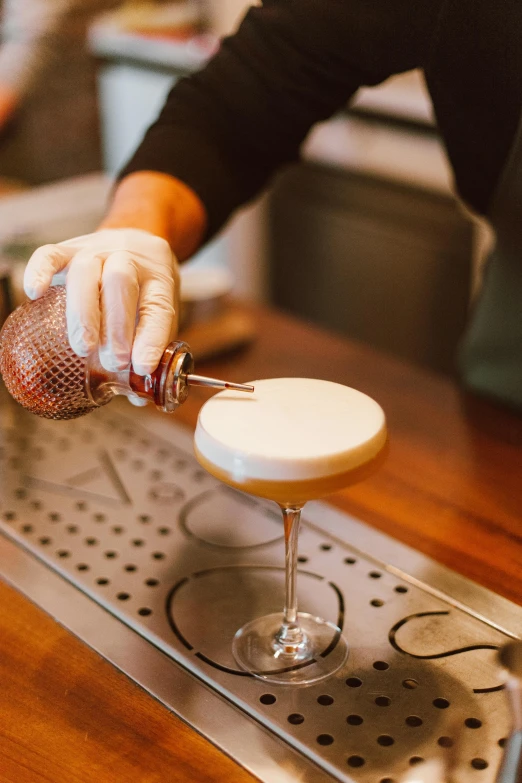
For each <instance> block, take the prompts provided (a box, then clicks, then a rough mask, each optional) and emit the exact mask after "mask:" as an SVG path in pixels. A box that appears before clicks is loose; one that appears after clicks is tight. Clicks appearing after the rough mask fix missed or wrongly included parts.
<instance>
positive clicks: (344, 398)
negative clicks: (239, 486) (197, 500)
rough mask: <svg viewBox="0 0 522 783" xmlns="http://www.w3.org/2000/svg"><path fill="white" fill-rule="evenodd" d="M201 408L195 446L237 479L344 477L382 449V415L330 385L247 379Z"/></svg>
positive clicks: (357, 395) (363, 398)
mask: <svg viewBox="0 0 522 783" xmlns="http://www.w3.org/2000/svg"><path fill="white" fill-rule="evenodd" d="M250 383H251V384H252V385H253V386H254V392H253V393H252V394H245V393H243V392H233V391H224V392H220V393H219V394H216V395H215V396H214V397H211V399H210V400H208V401H207V402H206V403H205V405H204V406H203V407H202V409H201V411H200V414H199V418H198V424H197V428H196V433H195V440H194V442H195V446H196V449H197V450H198V451H199V452H200V454H201V455H202V456H203V457H204V458H205V459H206V460H208V461H209V462H210V463H211V464H213V465H214V466H215V467H216V468H218V469H220V470H222V471H224V472H226V473H228V474H229V475H230V476H231V477H232V478H235V479H236V480H238V481H245V480H248V479H250V480H267V481H303V480H308V479H318V478H323V477H326V476H331V475H334V474H337V473H343V472H345V471H350V470H353V469H355V468H358V467H360V466H362V465H364V464H365V463H366V462H368V461H369V460H371V459H372V458H373V457H376V456H377V454H378V453H379V452H380V450H381V449H382V448H383V446H384V444H385V443H386V422H385V417H384V412H383V410H382V408H381V407H380V405H378V404H377V403H376V402H375V400H373V399H372V398H371V397H368V396H367V395H366V394H363V393H362V392H359V391H357V390H356V389H351V388H350V387H348V386H342V385H341V384H338V383H332V382H330V381H322V380H315V379H311V378H271V379H267V380H258V381H250Z"/></svg>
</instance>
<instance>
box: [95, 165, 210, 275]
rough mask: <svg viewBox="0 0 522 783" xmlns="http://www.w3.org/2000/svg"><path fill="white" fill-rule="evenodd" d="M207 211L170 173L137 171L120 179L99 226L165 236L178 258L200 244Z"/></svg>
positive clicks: (184, 257)
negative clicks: (107, 210)
mask: <svg viewBox="0 0 522 783" xmlns="http://www.w3.org/2000/svg"><path fill="white" fill-rule="evenodd" d="M206 222H207V216H206V210H205V207H204V205H203V202H202V201H201V199H200V198H199V197H198V196H197V195H196V193H195V192H194V191H193V190H192V189H191V188H189V187H187V185H185V184H184V183H183V182H181V181H180V180H178V179H176V178H175V177H171V176H170V175H168V174H160V173H158V172H155V171H137V172H135V173H133V174H129V175H128V176H127V177H125V178H124V179H122V180H121V182H120V183H119V185H118V186H117V188H116V190H115V192H114V195H113V199H112V203H111V206H110V209H109V212H108V213H107V215H106V217H105V218H104V220H103V221H102V223H101V224H100V226H99V228H100V229H103V228H140V229H142V230H144V231H149V232H150V233H151V234H155V235H156V236H159V237H162V238H163V239H166V240H167V242H168V243H169V244H170V246H171V248H172V251H173V253H174V254H175V255H176V257H177V259H178V260H179V261H185V260H186V259H187V258H189V257H190V256H192V255H193V254H194V253H195V252H196V251H197V250H198V248H199V247H200V245H201V243H202V241H203V237H204V235H205V230H206Z"/></svg>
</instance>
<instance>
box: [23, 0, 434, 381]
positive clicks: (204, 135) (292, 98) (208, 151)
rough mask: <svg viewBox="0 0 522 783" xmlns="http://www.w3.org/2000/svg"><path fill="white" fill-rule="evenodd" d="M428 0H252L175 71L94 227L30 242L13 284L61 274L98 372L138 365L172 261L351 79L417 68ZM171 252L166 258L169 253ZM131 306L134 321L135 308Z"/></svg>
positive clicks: (279, 160)
mask: <svg viewBox="0 0 522 783" xmlns="http://www.w3.org/2000/svg"><path fill="white" fill-rule="evenodd" d="M441 4H442V0H437V2H433V0H377V2H372V3H368V2H367V0H330V2H328V3H324V2H323V0H286V1H285V2H279V1H278V0H265V2H264V4H263V5H262V6H261V7H256V8H252V9H251V10H250V11H249V12H248V14H247V15H246V17H245V20H244V21H243V23H242V25H241V27H240V28H239V30H238V32H237V33H236V34H235V35H234V36H232V37H230V38H228V39H226V40H225V41H224V42H223V45H222V47H221V49H220V51H219V52H218V53H217V55H216V56H215V57H214V58H213V59H212V60H211V61H210V63H209V64H208V65H207V67H206V68H205V69H203V70H202V71H201V72H200V73H197V74H195V75H194V76H192V77H190V78H188V79H183V80H181V81H180V82H179V83H178V84H177V85H176V86H175V88H174V89H173V91H172V92H171V94H170V96H169V98H168V100H167V102H166V105H165V107H164V109H163V111H162V113H161V115H160V117H159V119H158V121H157V122H156V123H155V124H154V125H153V126H152V127H151V128H150V129H149V131H148V132H147V134H146V136H145V138H144V140H143V142H142V143H141V145H140V147H139V148H138V150H137V151H136V153H135V155H134V156H133V158H132V159H131V161H130V162H129V163H128V165H127V166H126V168H125V170H124V171H123V172H122V174H121V178H120V182H119V185H118V187H117V188H116V190H115V193H114V198H113V200H112V204H111V207H110V209H109V212H108V214H107V216H106V218H105V220H104V221H103V223H102V224H101V226H100V230H99V231H97V232H95V234H92V235H89V236H87V237H80V238H77V239H74V240H69V241H68V242H66V243H60V244H59V245H53V246H47V247H45V248H40V249H39V250H38V251H36V253H35V254H34V256H33V257H32V258H31V260H30V262H29V264H28V267H27V271H26V279H25V288H26V292H27V293H28V295H29V296H31V297H32V298H36V297H38V296H41V295H42V294H43V293H44V292H45V290H47V288H48V286H49V285H50V283H51V280H52V277H53V275H54V274H56V273H61V272H63V271H65V272H66V274H67V287H68V294H67V303H68V313H67V315H68V327H69V339H70V342H71V345H72V347H73V348H74V350H75V351H76V352H77V353H79V354H80V355H86V354H87V353H89V352H90V351H91V350H93V349H94V348H95V347H96V345H99V348H100V357H101V361H102V363H103V364H104V366H106V367H107V368H108V369H116V368H121V367H123V366H125V365H126V364H127V363H128V362H129V360H131V359H132V362H133V365H134V369H135V371H136V372H139V373H147V372H151V371H152V370H153V369H154V368H155V366H156V364H157V362H158V361H159V358H160V357H161V354H162V352H163V350H164V348H165V346H166V344H167V342H168V340H169V339H171V338H172V336H173V332H174V331H175V322H176V309H177V308H176V291H177V282H176V257H177V258H179V259H180V260H184V259H185V258H188V257H189V256H190V255H192V254H193V253H194V252H195V251H196V250H197V249H198V247H199V246H200V245H201V244H202V243H203V242H205V241H206V240H207V239H209V238H210V237H211V236H212V235H213V234H215V232H216V231H218V230H219V229H220V227H221V226H222V225H223V223H224V222H225V221H226V219H227V218H228V217H229V215H230V214H231V213H232V212H233V211H234V210H235V209H236V208H237V207H238V206H240V205H242V204H244V203H245V202H248V201H249V200H250V199H252V198H253V197H254V196H255V195H256V194H257V193H259V192H260V190H262V188H263V187H265V185H266V184H267V182H268V181H269V179H270V177H271V176H272V174H273V173H274V172H275V171H276V170H277V169H278V168H280V167H281V166H283V165H285V164H287V163H290V162H292V161H295V160H296V159H297V158H298V155H299V149H300V146H301V143H302V142H303V140H304V138H305V136H306V134H307V133H308V131H309V129H310V128H311V126H312V125H313V124H314V123H316V122H318V121H320V120H324V119H327V118H328V117H330V116H331V115H332V114H333V113H334V112H335V111H337V110H338V109H339V108H340V107H342V106H344V105H345V104H346V102H347V101H348V100H349V99H350V97H351V96H352V95H353V94H354V93H355V92H356V90H357V89H358V88H359V87H360V86H361V85H373V84H377V83H379V82H381V81H383V80H384V79H386V78H387V77H388V76H390V75H392V74H394V73H398V72H400V71H404V70H409V69H411V68H415V67H419V66H422V64H423V61H424V58H425V57H426V53H427V51H428V50H429V47H430V42H431V39H432V36H433V31H434V30H435V29H436V18H437V15H438V10H439V6H440V5H441ZM173 254H174V255H173ZM136 312H137V313H138V323H137V327H136V331H134V327H135V315H136Z"/></svg>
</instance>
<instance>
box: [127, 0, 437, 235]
mask: <svg viewBox="0 0 522 783" xmlns="http://www.w3.org/2000/svg"><path fill="white" fill-rule="evenodd" d="M442 1H443V0H265V2H264V3H263V5H262V6H259V7H255V8H252V9H250V11H249V12H248V13H247V15H246V17H245V19H244V21H243V23H242V24H241V26H240V28H239V30H238V32H237V33H236V34H235V35H233V36H231V37H229V38H226V39H225V40H224V41H223V43H222V45H221V48H220V50H219V51H218V53H217V54H216V55H215V56H214V57H213V58H212V59H211V60H210V62H209V63H208V65H207V66H206V67H205V68H204V69H203V70H202V71H200V72H199V73H196V74H194V75H193V76H190V77H189V78H186V79H182V80H180V82H178V84H177V85H176V86H175V87H174V89H173V90H172V91H171V93H170V95H169V97H168V99H167V102H166V104H165V107H164V108H163V111H162V112H161V114H160V117H159V119H158V120H157V121H156V123H155V124H154V125H152V127H151V128H150V129H149V130H148V131H147V133H146V135H145V138H144V140H143V141H142V143H141V145H140V146H139V148H138V150H137V151H136V153H135V154H134V156H133V157H132V159H131V160H130V162H129V163H128V164H127V166H126V167H125V169H124V170H123V172H122V173H121V174H120V176H124V175H126V174H129V173H131V172H133V171H138V170H152V171H161V172H164V173H167V174H171V175H172V176H175V177H177V178H178V179H181V180H182V181H184V182H185V183H186V184H187V185H189V186H190V187H191V188H192V189H193V190H194V191H195V192H196V193H197V194H198V195H199V197H200V198H201V199H202V201H203V203H204V204H205V206H206V209H207V212H208V217H209V225H208V232H207V238H208V236H210V235H212V234H213V233H215V232H216V231H217V230H218V229H219V228H220V227H221V225H222V224H223V223H224V221H225V220H226V219H227V218H228V216H229V215H230V214H231V212H232V211H233V210H234V209H235V208H236V207H238V206H239V205H241V204H243V203H245V202H246V201H248V200H249V199H251V198H252V197H253V196H254V195H256V194H257V193H258V192H259V191H260V190H261V189H262V188H263V187H264V186H265V184H266V183H267V180H268V179H269V178H270V176H271V175H272V174H273V173H274V171H275V170H276V169H277V168H279V167H280V166H282V165H283V164H285V163H288V162H291V161H294V160H295V159H296V158H297V157H298V155H299V148H300V145H301V143H302V141H303V140H304V138H305V136H306V134H307V133H308V131H309V130H310V128H311V126H312V125H313V124H314V123H316V122H318V121H320V120H324V119H327V118H328V117H330V116H331V115H332V114H333V113H334V112H335V111H336V110H338V109H339V108H340V107H342V106H344V105H345V104H346V102H347V101H348V100H349V98H350V97H351V96H352V95H353V94H354V93H355V92H356V90H357V89H358V88H359V87H360V86H362V85H373V84H377V83H379V82H381V81H383V80H384V79H386V78H387V77H388V76H390V75H392V74H395V73H399V72H401V71H406V70H409V69H411V68H415V67H418V66H421V65H422V63H423V60H424V58H425V57H426V56H427V53H428V50H429V47H430V42H431V39H432V36H433V32H434V28H435V25H436V19H437V15H438V11H439V6H440V5H441V4H442Z"/></svg>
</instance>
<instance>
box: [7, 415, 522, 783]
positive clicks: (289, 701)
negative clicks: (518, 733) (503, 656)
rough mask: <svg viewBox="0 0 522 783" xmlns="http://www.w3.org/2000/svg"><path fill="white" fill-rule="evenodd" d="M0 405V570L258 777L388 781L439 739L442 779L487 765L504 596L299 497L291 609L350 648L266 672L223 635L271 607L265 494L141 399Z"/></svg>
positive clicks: (483, 776)
mask: <svg viewBox="0 0 522 783" xmlns="http://www.w3.org/2000/svg"><path fill="white" fill-rule="evenodd" d="M120 411H123V413H120ZM1 414H2V415H1V419H2V420H1V422H0V423H1V426H2V440H1V443H2V444H3V445H2V447H1V448H0V468H1V470H0V482H1V489H0V498H1V499H0V529H1V531H2V533H3V536H1V537H0V553H1V554H2V557H1V561H2V574H3V576H4V577H5V578H6V579H7V580H8V581H9V582H11V583H12V584H13V585H14V586H16V587H18V588H19V589H20V590H21V591H23V592H24V593H25V594H27V595H28V596H29V597H30V598H31V599H32V600H33V601H34V602H35V603H36V604H38V605H39V606H41V607H42V608H43V609H45V610H46V611H47V612H49V613H50V614H51V615H52V616H54V617H55V618H56V619H57V620H58V621H59V622H60V623H62V624H63V625H64V626H65V627H67V628H69V629H70V630H71V631H72V632H74V633H75V634H77V635H78V636H79V637H80V638H81V639H83V640H84V641H85V642H86V643H88V644H89V645H91V646H92V647H93V648H95V649H96V650H97V651H99V652H100V653H101V654H102V655H103V656H104V657H106V658H107V659H108V660H110V661H112V662H113V663H114V664H115V665H116V666H117V667H119V668H120V669H121V670H122V671H124V672H126V673H127V674H128V675H129V676H130V677H132V678H133V679H134V680H135V681H136V682H138V683H139V684H140V685H142V686H143V687H144V688H146V689H147V690H148V691H149V692H150V693H152V694H153V695H154V696H156V697H157V698H159V699H160V700H161V701H163V702H164V703H165V704H166V705H167V706H168V707H169V708H170V709H172V710H173V711H174V712H176V713H177V714H178V715H180V716H181V717H182V718H183V719H184V720H186V721H187V722H188V723H190V724H191V725H193V726H194V727H195V728H196V729H197V730H198V731H200V732H201V733H202V734H204V735H205V736H207V737H208V738H209V739H210V740H211V741H213V742H214V743H215V744H216V745H218V746H219V747H221V748H222V749H223V750H224V751H225V752H226V753H227V754H229V755H231V756H232V757H233V758H235V759H236V760H237V761H238V762H239V763H240V764H242V765H244V766H245V767H246V768H247V769H249V770H250V771H251V772H252V773H253V774H255V775H257V776H258V777H259V778H260V779H261V780H264V781H269V782H270V783H289V782H290V781H296V780H300V781H327V780H332V779H335V780H342V781H361V782H362V781H364V782H365V783H366V781H368V783H370V781H371V783H383V781H387V783H390V781H397V782H398V781H399V780H400V779H401V778H402V777H403V776H404V775H405V774H407V773H408V772H411V767H412V766H413V765H415V764H416V763H417V762H418V761H419V760H420V759H423V758H425V759H428V758H433V757H435V756H438V757H440V756H444V754H448V753H450V752H454V753H456V755H458V758H459V760H460V766H459V770H458V772H457V776H456V779H457V780H459V781H477V783H486V781H491V782H492V781H493V780H494V779H495V773H496V770H497V768H498V764H499V761H500V758H501V753H502V750H501V745H502V740H503V739H504V737H505V736H506V734H507V733H508V730H509V715H508V710H507V705H506V703H505V697H504V694H503V692H502V689H501V686H500V682H499V677H498V672H497V670H496V667H495V665H494V652H495V649H496V648H497V647H498V646H500V645H501V644H503V643H504V642H505V641H506V640H507V639H508V638H510V637H517V636H520V635H521V634H522V609H521V608H520V607H517V606H515V605H514V604H512V603H510V602H508V601H506V600H505V599H502V598H500V597H499V596H496V595H494V594H492V593H490V592H488V591H486V590H484V589H482V588H480V587H478V586H477V585H474V584H472V583H470V582H468V581H466V580H464V579H462V578H461V577H459V576H458V575H456V574H454V573H452V572H449V571H447V570H446V569H444V568H441V567H440V566H438V565H436V564H435V563H434V562H433V561H430V560H428V559H427V558H425V557H423V556H422V555H420V554H419V553H417V552H414V551H413V550H410V549H408V548H407V547H405V546H403V545H401V544H399V543H397V542H396V541H393V540H392V539H390V538H388V537H386V536H384V535H382V534H380V533H378V532H376V531H374V530H372V529H371V528H368V527H366V526H365V525H364V524H363V523H361V522H359V521H357V520H355V519H353V518H352V517H350V516H348V515H347V514H344V513H342V512H340V511H338V510H336V509H334V508H333V507H331V506H328V505H327V504H324V503H313V504H309V506H308V507H306V508H305V513H304V524H303V529H302V535H301V538H300V574H299V600H300V607H301V609H303V610H304V611H308V612H312V613H314V614H317V615H321V616H323V617H326V618H327V619H329V620H335V621H337V622H340V623H341V624H343V626H344V634H345V637H346V638H347V640H348V641H349V644H350V655H349V658H348V661H347V664H346V665H345V667H344V669H343V670H342V671H341V672H340V673H338V674H337V675H335V676H334V677H331V678H330V679H328V680H326V681H324V682H322V683H319V684H316V685H313V686H310V687H308V688H292V687H289V686H284V687H283V686H273V685H272V686H270V685H267V684H266V683H263V682H262V681H259V680H256V679H254V678H252V677H249V676H245V674H244V673H243V672H240V671H239V670H238V668H237V666H236V664H235V662H234V659H233V658H232V655H231V651H230V650H231V639H232V636H233V634H234V632H235V631H236V630H237V628H239V627H240V626H241V625H242V624H244V623H245V622H246V621H248V620H249V619H252V618H254V617H256V616H258V615H260V614H264V613H267V612H272V611H278V610H280V609H281V605H282V600H283V571H282V565H283V540H282V526H281V523H280V520H279V513H278V510H277V509H276V507H275V506H272V505H271V504H268V503H265V502H262V501H258V500H256V499H254V498H251V497H249V496H246V495H242V494H241V493H238V492H235V491H232V490H230V489H229V488H226V487H224V486H222V485H220V484H219V483H218V482H217V481H216V480H215V479H214V478H212V477H211V476H209V475H208V474H207V473H205V472H204V471H202V470H201V469H200V467H199V466H198V464H197V462H196V461H195V459H194V457H193V454H192V436H191V434H190V433H189V432H188V431H187V430H185V429H184V428H182V427H181V426H180V425H179V424H177V423H176V422H175V421H173V420H172V419H170V418H167V417H164V416H159V415H157V414H156V413H155V412H152V411H148V410H142V409H139V410H134V409H133V410H132V412H130V413H129V411H128V408H126V407H122V406H120V405H118V404H117V403H111V405H110V406H109V407H108V408H107V409H103V410H101V411H99V412H96V413H95V414H91V415H90V416H87V417H85V418H84V419H79V420H77V421H72V422H47V421H44V420H39V419H36V418H35V417H32V416H29V415H27V414H25V412H23V411H21V410H20V409H18V408H17V407H16V408H15V407H13V406H10V405H8V406H3V407H2V411H1ZM434 522H436V520H434ZM452 747H453V751H451V750H450V749H451V748H452Z"/></svg>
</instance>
